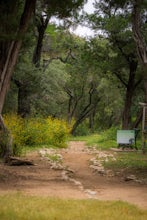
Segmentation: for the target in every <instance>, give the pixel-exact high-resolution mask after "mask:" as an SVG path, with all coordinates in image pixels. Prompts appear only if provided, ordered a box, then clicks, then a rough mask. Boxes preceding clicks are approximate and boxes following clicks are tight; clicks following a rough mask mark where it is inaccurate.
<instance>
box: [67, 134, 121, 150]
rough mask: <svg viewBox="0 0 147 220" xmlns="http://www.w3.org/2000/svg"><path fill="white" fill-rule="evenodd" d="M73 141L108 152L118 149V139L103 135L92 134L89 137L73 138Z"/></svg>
mask: <svg viewBox="0 0 147 220" xmlns="http://www.w3.org/2000/svg"><path fill="white" fill-rule="evenodd" d="M70 140H72V141H85V142H86V145H87V146H89V147H90V146H95V147H96V148H97V149H101V150H108V149H110V148H114V147H117V143H116V139H115V140H114V137H113V138H110V137H107V136H106V135H105V136H104V134H103V133H100V134H92V135H87V136H76V137H71V138H70Z"/></svg>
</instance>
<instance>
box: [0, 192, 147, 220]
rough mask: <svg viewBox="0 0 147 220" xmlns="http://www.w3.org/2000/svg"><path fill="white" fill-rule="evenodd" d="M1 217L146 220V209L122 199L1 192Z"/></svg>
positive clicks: (70, 219)
mask: <svg viewBox="0 0 147 220" xmlns="http://www.w3.org/2000/svg"><path fill="white" fill-rule="evenodd" d="M0 219H3V220H8V219H11V220H16V219H17V220H26V219H28V220H53V219H56V220H75V219H76V220H96V219H97V220H99V219H103V220H108V219H109V220H118V219H119V220H124V219H125V220H138V219H139V220H145V219H147V211H145V210H140V209H139V208H137V207H136V206H134V205H130V204H128V203H126V202H121V201H114V202H111V201H107V202H105V201H98V200H92V199H91V200H71V199H68V200H61V199H53V198H41V197H34V196H24V195H21V194H13V195H9V194H8V195H4V196H0Z"/></svg>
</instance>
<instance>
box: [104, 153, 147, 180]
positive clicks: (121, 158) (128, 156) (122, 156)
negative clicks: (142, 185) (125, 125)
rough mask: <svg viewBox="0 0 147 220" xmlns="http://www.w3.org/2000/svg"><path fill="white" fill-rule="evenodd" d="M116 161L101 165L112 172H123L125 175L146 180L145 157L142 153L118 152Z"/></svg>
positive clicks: (146, 160)
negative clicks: (128, 174) (132, 175)
mask: <svg viewBox="0 0 147 220" xmlns="http://www.w3.org/2000/svg"><path fill="white" fill-rule="evenodd" d="M115 158H116V160H115V161H114V160H108V161H107V162H104V163H103V165H104V166H105V167H106V168H108V169H112V170H114V171H116V172H117V171H120V170H123V171H124V172H126V173H129V172H130V173H131V174H132V173H134V174H135V175H136V176H137V177H140V178H143V179H144V180H147V173H146V169H147V157H146V155H143V154H142V152H140V151H139V152H137V151H136V152H125V151H124V152H118V153H117V154H115Z"/></svg>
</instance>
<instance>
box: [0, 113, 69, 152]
mask: <svg viewBox="0 0 147 220" xmlns="http://www.w3.org/2000/svg"><path fill="white" fill-rule="evenodd" d="M4 121H5V123H6V126H7V127H8V129H9V130H10V131H11V133H12V136H13V148H14V154H15V155H16V154H17V155H18V154H20V153H21V150H22V146H27V145H28V146H32V145H50V146H55V147H66V140H67V138H68V135H69V128H68V127H67V124H66V122H65V121H63V120H59V119H54V118H51V117H48V118H29V119H22V118H21V117H19V116H16V115H5V116H4Z"/></svg>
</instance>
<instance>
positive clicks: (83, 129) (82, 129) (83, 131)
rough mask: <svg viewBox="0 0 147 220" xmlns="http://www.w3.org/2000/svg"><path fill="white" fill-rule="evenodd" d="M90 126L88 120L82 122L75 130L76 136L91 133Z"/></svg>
mask: <svg viewBox="0 0 147 220" xmlns="http://www.w3.org/2000/svg"><path fill="white" fill-rule="evenodd" d="M89 133H90V132H89V128H88V125H87V124H86V122H83V123H81V124H80V125H79V126H78V127H77V128H76V131H75V136H85V135H89Z"/></svg>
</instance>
